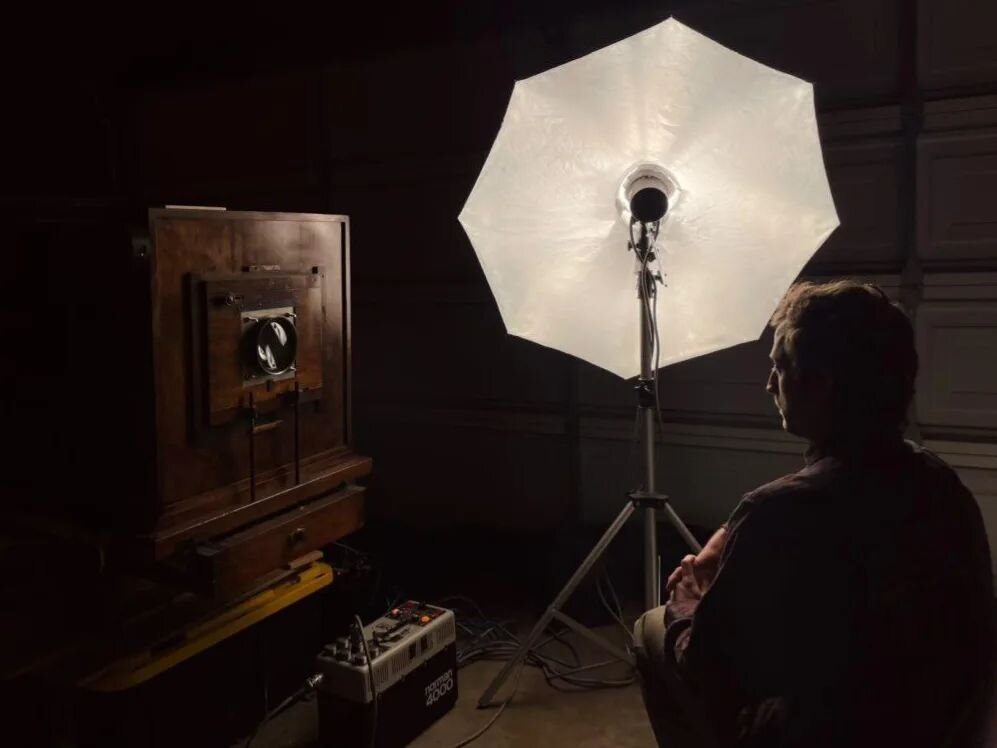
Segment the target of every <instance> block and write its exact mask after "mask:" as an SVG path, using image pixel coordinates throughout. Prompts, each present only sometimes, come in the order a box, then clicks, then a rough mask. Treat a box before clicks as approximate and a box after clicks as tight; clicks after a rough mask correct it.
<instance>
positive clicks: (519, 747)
mask: <svg viewBox="0 0 997 748" xmlns="http://www.w3.org/2000/svg"><path fill="white" fill-rule="evenodd" d="M598 631H599V632H600V633H602V634H603V635H604V636H606V637H607V638H609V639H611V640H614V641H616V642H618V643H620V642H622V639H623V637H622V632H621V631H620V629H619V628H618V627H604V628H601V629H598ZM571 640H572V642H573V643H574V644H575V646H576V647H577V649H578V651H579V654H580V655H581V658H582V661H583V662H596V661H601V660H605V659H607V656H606V655H604V654H603V653H601V651H600V650H598V649H595V648H593V647H592V646H591V645H589V644H588V643H587V642H585V641H584V640H583V639H581V638H580V637H578V636H577V635H572V639H571ZM500 667H501V663H498V662H476V663H473V664H471V665H468V666H466V667H464V668H462V669H461V670H460V674H459V678H458V700H457V705H456V707H455V708H454V709H453V710H452V711H450V712H449V713H448V714H447V715H446V716H444V717H443V718H442V719H441V720H439V721H438V722H436V723H435V724H434V725H432V726H431V727H430V728H429V729H428V730H427V731H426V732H424V733H423V734H422V735H420V736H419V737H418V738H417V739H416V740H415V741H413V742H412V743H411V744H410V746H411V748H451V746H454V745H456V744H457V743H458V742H459V741H460V740H461V739H463V738H466V737H468V736H470V735H472V734H473V733H474V732H476V731H477V730H478V729H480V728H481V727H482V726H483V725H484V724H485V723H486V722H487V721H488V720H489V719H490V718H491V717H492V716H493V715H494V714H495V712H494V710H493V709H484V710H479V709H477V700H478V697H479V696H480V695H481V694H482V692H483V691H484V690H485V688H486V687H487V686H488V684H489V683H490V682H491V679H492V677H493V676H494V675H495V673H497V672H498V670H499V669H500ZM593 675H597V676H598V677H605V678H615V679H622V678H625V677H627V675H628V668H627V667H626V666H624V665H622V664H621V663H617V664H614V665H613V666H610V667H606V668H605V669H603V670H600V671H596V673H594V674H593ZM518 679H519V684H518V689H517V691H516V694H515V697H514V698H513V700H512V702H511V703H510V704H509V706H508V707H507V708H506V709H505V711H504V713H503V714H502V715H501V716H500V717H499V718H498V719H497V720H496V722H495V723H494V724H493V725H492V726H491V728H490V729H489V730H488V731H487V732H486V733H485V734H484V735H482V736H481V737H480V738H478V739H477V740H475V741H474V742H473V743H472V744H471V745H473V746H475V747H476V748H530V747H532V746H538V747H539V746H542V747H543V748H558V747H559V746H565V748H567V746H571V748H610V747H612V748H654V746H655V745H656V743H655V741H654V735H653V733H652V732H651V727H650V724H649V723H648V721H647V716H646V714H645V713H644V705H643V702H642V701H641V695H640V689H639V687H638V686H637V685H636V684H634V685H630V686H626V687H623V688H612V689H603V690H598V691H579V692H572V693H564V692H562V691H557V690H554V689H553V688H551V687H550V686H549V685H547V683H546V681H545V680H544V677H543V674H542V673H541V672H540V671H539V670H538V669H537V668H533V667H529V668H525V669H524V670H523V672H522V675H521V676H518ZM516 680H517V675H515V674H513V676H512V677H511V678H510V679H509V681H508V682H507V683H506V685H505V687H504V688H503V690H502V692H501V693H500V694H499V697H500V698H503V697H504V696H505V695H506V694H507V693H509V692H510V690H511V688H512V686H513V684H514V683H515V681H516ZM317 732H318V730H317V713H316V705H315V701H314V699H310V700H308V701H305V702H302V703H299V704H297V705H295V706H294V707H292V708H290V709H288V710H287V711H286V712H285V713H284V714H282V715H279V716H278V717H276V718H275V719H274V720H273V721H272V722H271V723H270V724H268V725H267V726H266V727H265V728H264V730H263V731H261V732H260V734H259V735H258V736H257V738H256V739H255V740H254V741H253V748H316V747H317V746H319V745H320V744H319V742H318V739H317ZM243 746H244V742H243V741H240V742H239V743H238V744H237V746H233V748H242V747H243ZM358 748H362V747H360V746H358Z"/></svg>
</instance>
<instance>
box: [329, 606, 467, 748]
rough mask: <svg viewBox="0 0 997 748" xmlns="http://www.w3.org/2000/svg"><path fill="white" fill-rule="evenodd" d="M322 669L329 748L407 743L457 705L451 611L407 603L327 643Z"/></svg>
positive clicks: (387, 746)
mask: <svg viewBox="0 0 997 748" xmlns="http://www.w3.org/2000/svg"><path fill="white" fill-rule="evenodd" d="M364 641H366V643H367V647H366V650H367V651H366V653H365V651H364ZM367 653H369V655H370V660H369V661H368V659H367ZM318 672H320V673H321V674H322V680H321V682H320V683H319V685H318V710H319V736H320V742H321V745H322V746H323V748H367V747H368V746H371V745H373V746H375V747H376V748H401V747H402V746H405V745H408V743H410V742H411V741H412V740H414V739H415V737H416V736H417V735H419V734H420V733H421V732H423V731H424V730H425V729H426V728H427V727H429V726H430V725H431V724H433V723H434V722H435V721H436V720H438V719H439V718H440V717H442V716H443V715H444V714H446V713H447V712H448V711H450V709H452V708H453V705H454V704H455V703H457V626H456V621H455V619H454V614H453V611H450V610H446V609H444V608H438V607H436V606H433V605H427V604H425V603H419V602H415V601H413V600H410V601H408V602H406V603H403V604H402V605H399V606H398V607H397V608H394V609H393V610H391V611H389V612H387V613H386V614H385V615H383V616H382V617H381V618H378V619H377V620H376V621H374V622H373V623H371V624H368V625H367V626H365V627H364V628H363V629H362V630H361V629H360V628H359V627H357V628H355V629H354V630H353V631H352V632H351V635H350V636H345V637H340V638H339V639H337V640H336V641H335V642H334V643H332V644H328V645H326V646H325V647H324V648H323V650H322V652H321V653H320V654H319V655H318ZM372 681H373V691H372V690H371V685H372ZM372 733H373V735H374V742H373V744H372V743H371V734H372Z"/></svg>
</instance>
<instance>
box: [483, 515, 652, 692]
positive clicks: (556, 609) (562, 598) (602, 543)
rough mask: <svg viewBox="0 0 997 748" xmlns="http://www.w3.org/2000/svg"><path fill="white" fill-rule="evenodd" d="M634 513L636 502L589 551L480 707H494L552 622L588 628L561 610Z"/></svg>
mask: <svg viewBox="0 0 997 748" xmlns="http://www.w3.org/2000/svg"><path fill="white" fill-rule="evenodd" d="M633 511H634V503H633V502H632V501H628V502H627V503H626V506H624V507H623V509H621V510H620V513H619V514H618V515H617V517H616V519H615V520H613V524H611V525H610V526H609V528H608V529H607V530H606V532H605V533H603V535H602V537H601V538H600V539H599V542H598V543H596V544H595V547H594V548H593V549H592V550H591V551H589V555H587V556H586V557H585V560H584V561H582V564H581V566H579V567H578V569H576V570H575V573H574V574H572V575H571V579H569V580H568V583H567V584H565V585H564V587H563V588H562V589H561V591H560V592H559V593H557V597H555V598H554V602H552V603H551V604H550V605H549V606H548V608H547V610H546V611H545V612H544V614H543V615H542V616H541V617H540V620H539V621H537V623H536V625H535V626H534V627H533V630H532V631H530V635H529V636H528V637H526V639H524V640H523V642H522V644H520V645H519V649H517V650H516V654H515V655H513V656H512V658H511V659H510V660H509V661H508V662H506V663H505V666H504V667H503V668H502V670H500V671H499V674H498V675H496V676H495V678H494V679H492V682H491V683H490V684H489V686H488V688H487V689H485V692H484V693H483V694H481V698H480V699H478V708H482V707H486V706H491V704H492V699H493V698H494V697H495V694H496V692H498V690H499V689H500V688H501V687H502V684H503V683H505V681H506V680H507V679H508V678H509V676H510V675H511V674H512V671H513V668H515V667H516V665H517V664H519V663H520V662H522V660H523V659H524V658H525V657H526V654H527V652H529V651H530V649H532V648H533V645H535V644H536V643H537V640H539V639H540V636H541V635H542V634H543V632H544V629H546V628H547V625H548V624H549V623H550V622H551V620H552V619H554V618H556V619H557V620H559V621H561V622H562V623H565V624H567V625H569V626H571V628H572V629H574V630H576V631H581V630H583V629H584V627H583V626H582V625H581V624H579V623H577V622H576V621H575V620H574V619H572V618H570V617H569V616H566V615H564V614H563V613H562V612H561V611H560V608H561V606H562V605H564V603H565V602H566V601H567V600H568V598H569V597H571V595H572V593H573V592H574V591H575V589H576V588H577V587H578V585H579V584H581V582H582V580H584V579H585V577H586V576H587V575H588V573H589V571H590V570H591V569H592V567H593V566H594V565H595V562H596V561H598V560H599V557H600V556H601V555H602V554H603V553H604V552H605V551H606V548H608V547H609V544H610V543H612V542H613V538H615V537H616V536H617V534H618V533H619V532H620V529H621V528H622V527H623V525H625V524H626V521H627V520H628V519H630V515H631V514H633ZM569 621H570V623H569ZM585 635H586V637H587V638H588V639H590V640H591V641H593V642H595V643H596V644H598V645H599V646H601V647H602V648H603V649H605V650H606V651H607V652H609V653H610V654H611V655H613V656H614V657H619V658H620V659H623V660H624V661H625V662H628V663H630V664H631V665H632V664H633V658H632V657H630V655H627V654H625V653H623V652H622V650H620V649H619V648H618V647H615V646H613V645H612V644H610V643H609V642H608V641H606V640H605V639H603V638H602V637H601V636H599V635H598V634H594V633H592V632H591V631H588V630H585ZM621 655H623V657H621Z"/></svg>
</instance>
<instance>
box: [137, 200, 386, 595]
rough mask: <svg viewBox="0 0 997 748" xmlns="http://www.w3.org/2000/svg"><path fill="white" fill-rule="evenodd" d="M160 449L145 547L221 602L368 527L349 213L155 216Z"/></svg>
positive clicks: (148, 254) (151, 257)
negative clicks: (353, 400) (356, 390)
mask: <svg viewBox="0 0 997 748" xmlns="http://www.w3.org/2000/svg"><path fill="white" fill-rule="evenodd" d="M148 228H149V233H148V237H147V238H140V239H136V240H134V242H133V243H134V248H135V249H134V251H135V254H136V257H138V258H140V259H142V260H144V261H145V262H146V263H147V274H146V277H147V279H148V283H149V295H148V299H149V313H150V318H149V319H148V321H149V323H150V325H151V329H150V332H151V336H152V339H151V357H152V361H151V371H150V372H149V373H150V375H151V376H152V379H153V383H152V384H153V386H152V388H151V390H152V395H153V401H154V402H153V411H154V412H153V413H152V414H151V415H152V421H153V424H154V426H153V428H152V433H149V434H142V435H135V436H136V438H148V439H151V440H152V445H151V446H152V448H151V449H150V450H148V451H147V464H146V465H145V467H146V470H145V471H140V472H143V473H144V475H143V476H142V477H141V478H140V480H139V481H138V485H143V486H144V487H145V490H144V491H142V493H143V494H144V495H142V496H138V497H134V499H136V500H137V501H139V502H140V503H141V505H142V511H139V512H133V516H134V517H135V519H134V520H133V525H132V526H133V527H134V530H135V532H134V534H133V537H132V548H133V550H134V551H137V552H138V553H139V554H141V555H142V556H144V557H145V558H146V559H148V560H155V561H161V560H167V559H172V560H173V561H175V562H177V563H180V564H181V565H183V566H185V567H187V568H192V569H193V571H194V572H195V573H196V574H197V575H198V576H199V577H200V578H201V579H202V581H203V582H204V584H206V585H208V586H210V587H211V588H212V589H213V590H215V591H216V592H218V593H220V594H225V593H226V592H228V591H231V590H235V589H238V588H240V587H243V586H245V585H247V584H249V583H250V582H251V581H252V580H255V579H258V578H260V577H262V576H264V575H266V574H268V573H270V572H273V571H274V570H276V569H279V568H281V567H282V566H285V565H286V564H288V563H291V562H293V560H294V559H296V558H300V557H302V556H303V555H305V554H307V553H309V552H310V551H312V550H315V549H317V548H320V547H321V546H323V545H326V544H328V543H330V542H332V541H335V540H336V539H337V538H339V537H342V536H343V535H346V534H348V533H350V532H352V531H353V530H356V529H358V528H359V527H360V526H361V525H362V523H363V488H362V487H361V486H358V485H356V484H355V482H354V481H355V480H356V479H357V478H359V477H361V476H363V475H365V474H367V473H368V472H369V471H370V469H371V461H370V460H369V459H367V458H364V457H360V456H358V455H357V454H355V453H354V452H353V450H352V448H351V446H350V339H349V335H350V280H349V222H348V219H347V218H346V217H345V216H335V215H317V214H292V213H261V212H235V211H224V210H213V209H187V208H168V209H153V210H150V212H149V224H148Z"/></svg>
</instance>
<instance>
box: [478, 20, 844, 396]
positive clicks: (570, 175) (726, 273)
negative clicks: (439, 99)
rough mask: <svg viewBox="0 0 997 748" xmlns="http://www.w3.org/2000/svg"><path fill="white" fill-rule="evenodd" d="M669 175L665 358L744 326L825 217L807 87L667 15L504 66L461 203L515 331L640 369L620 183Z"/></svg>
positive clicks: (711, 346)
mask: <svg viewBox="0 0 997 748" xmlns="http://www.w3.org/2000/svg"><path fill="white" fill-rule="evenodd" d="M647 164H650V165H654V166H655V167H660V170H661V171H662V172H663V173H664V174H665V175H666V177H667V178H669V179H671V180H672V182H674V187H675V188H676V189H674V190H672V191H671V194H670V195H669V198H670V208H669V211H668V213H667V215H666V217H665V220H664V221H663V222H662V225H661V233H660V236H659V238H658V242H657V247H658V254H659V263H658V264H659V267H660V269H661V271H662V272H663V273H665V274H666V278H665V283H666V284H667V286H666V287H665V288H660V287H659V293H658V302H657V319H658V329H659V333H660V340H661V351H660V363H661V365H662V366H665V365H667V364H672V363H677V362H679V361H683V360H686V359H689V358H693V357H695V356H700V355H703V354H707V353H710V352H712V351H717V350H720V349H722V348H726V347H728V346H732V345H735V344H737V343H742V342H745V341H749V340H755V339H757V338H758V337H759V336H760V335H761V333H762V332H763V331H764V328H765V325H766V324H767V322H768V320H769V318H770V316H771V314H772V312H773V311H774V309H775V307H776V305H777V304H778V301H779V299H780V298H781V297H782V295H783V294H784V293H785V291H786V289H787V288H788V286H789V285H790V284H791V283H792V281H793V280H794V279H795V278H796V277H797V275H798V274H799V272H800V270H801V269H802V268H803V266H804V265H805V264H806V262H807V261H808V260H809V259H810V257H811V256H812V255H813V253H814V252H815V251H816V250H817V249H818V248H819V247H820V245H821V244H822V243H823V242H824V240H825V239H826V238H827V237H828V236H829V235H830V234H831V232H832V231H833V230H834V229H835V227H837V225H838V218H837V215H836V213H835V209H834V202H833V200H832V198H831V193H830V189H829V187H828V183H827V177H826V174H825V171H824V162H823V158H822V155H821V148H820V141H819V139H818V134H817V123H816V117H815V112H814V102H813V86H812V85H811V84H810V83H807V82H805V81H802V80H800V79H798V78H795V77H793V76H790V75H787V74H785V73H781V72H779V71H777V70H773V69H772V68H769V67H766V66H764V65H761V64H759V63H757V62H754V61H753V60H750V59H748V58H746V57H743V56H742V55H739V54H737V53H735V52H732V51H731V50H729V49H727V48H726V47H723V46H721V45H719V44H717V43H716V42H713V41H711V40H710V39H708V38H707V37H705V36H703V35H702V34H699V33H697V32H695V31H693V30H692V29H690V28H688V27H686V26H683V25H682V24H681V23H679V22H678V21H675V20H674V19H669V20H667V21H665V22H663V23H661V24H658V25H657V26H654V27H652V28H650V29H647V30H645V31H642V32H640V33H638V34H635V35H634V36H631V37H629V38H627V39H624V40H623V41H620V42H617V43H616V44H612V45H610V46H608V47H605V48H603V49H600V50H598V51H596V52H593V53H591V54H589V55H586V56H585V57H582V58H579V59H577V60H573V61H572V62H568V63H566V64H564V65H561V66H559V67H556V68H554V69H552V70H549V71H547V72H545V73H541V74H540V75H536V76H534V77H532V78H529V79H527V80H523V81H518V82H517V83H516V85H515V87H514V89H513V92H512V97H511V99H510V101H509V106H508V109H507V110H506V114H505V119H504V120H503V122H502V127H501V129H500V131H499V134H498V136H497V138H496V140H495V143H494V144H493V146H492V149H491V152H490V153H489V154H488V158H487V160H486V161H485V165H484V167H483V168H482V170H481V174H480V175H479V176H478V180H477V182H476V183H475V185H474V188H473V190H472V191H471V194H470V196H469V197H468V199H467V202H466V204H465V205H464V209H463V211H462V212H461V214H460V222H461V224H462V225H463V226H464V229H465V231H466V232H467V235H468V237H469V238H470V240H471V243H472V244H473V246H474V249H475V251H476V252H477V254H478V258H479V260H480V262H481V266H482V268H483V269H484V272H485V276H486V278H487V280H488V283H489V285H490V286H491V288H492V292H493V293H494V294H495V299H496V302H497V303H498V306H499V310H500V312H501V314H502V319H503V321H504V323H505V326H506V329H507V330H508V332H509V333H510V334H512V335H517V336H519V337H522V338H526V339H528V340H532V341H534V342H537V343H540V344H542V345H545V346H549V347H551V348H555V349H558V350H561V351H564V352H565V353H569V354H571V355H573V356H577V357H579V358H582V359H584V360H586V361H589V362H591V363H593V364H596V365H597V366H600V367H602V368H604V369H608V370H609V371H611V372H613V373H615V374H617V375H619V376H621V377H625V378H626V377H633V376H636V375H637V374H639V372H640V325H639V321H638V319H639V318H638V315H639V305H638V302H637V292H636V275H635V270H636V265H635V263H634V259H633V255H629V256H628V252H627V249H626V247H627V241H628V234H629V214H628V213H625V212H623V211H621V209H620V206H621V203H620V199H619V191H620V188H621V184H622V183H623V182H624V180H626V179H627V177H628V175H631V174H632V173H633V172H634V170H635V168H637V167H639V166H641V165H647Z"/></svg>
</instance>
